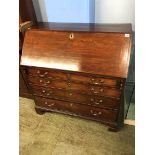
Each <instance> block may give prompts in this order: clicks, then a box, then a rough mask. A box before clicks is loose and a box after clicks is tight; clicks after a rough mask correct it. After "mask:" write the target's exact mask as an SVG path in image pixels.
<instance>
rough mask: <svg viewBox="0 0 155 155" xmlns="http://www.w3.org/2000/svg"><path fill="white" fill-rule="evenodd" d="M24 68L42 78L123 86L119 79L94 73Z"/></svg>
mask: <svg viewBox="0 0 155 155" xmlns="http://www.w3.org/2000/svg"><path fill="white" fill-rule="evenodd" d="M26 70H27V71H26V72H27V74H28V75H30V76H37V77H42V78H49V79H61V80H66V81H71V82H77V83H85V84H92V85H100V86H108V87H116V88H121V87H122V86H123V81H121V80H120V79H110V78H104V77H96V76H94V75H81V74H77V73H69V72H62V71H56V70H51V69H45V68H38V67H29V68H27V69H26Z"/></svg>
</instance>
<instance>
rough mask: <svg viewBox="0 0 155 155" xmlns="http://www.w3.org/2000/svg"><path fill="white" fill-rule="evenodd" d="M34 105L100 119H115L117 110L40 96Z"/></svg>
mask: <svg viewBox="0 0 155 155" xmlns="http://www.w3.org/2000/svg"><path fill="white" fill-rule="evenodd" d="M35 101H36V103H37V104H36V105H38V106H40V107H44V108H46V109H53V110H57V111H67V112H68V113H74V114H77V115H82V116H86V117H90V118H91V117H92V118H96V119H101V120H103V121H105V120H106V121H116V115H117V113H118V111H113V110H105V109H100V108H95V107H91V106H85V105H81V104H75V103H68V102H64V101H59V100H52V99H45V98H41V97H36V98H35Z"/></svg>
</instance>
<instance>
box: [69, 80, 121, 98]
mask: <svg viewBox="0 0 155 155" xmlns="http://www.w3.org/2000/svg"><path fill="white" fill-rule="evenodd" d="M70 89H72V90H76V91H79V92H83V93H86V94H90V95H98V96H105V97H113V98H120V96H121V91H120V90H118V89H115V88H113V89H112V88H109V87H103V86H95V85H89V84H80V83H73V82H71V83H70Z"/></svg>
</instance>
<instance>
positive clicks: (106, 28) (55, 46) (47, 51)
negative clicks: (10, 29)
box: [21, 23, 131, 78]
mask: <svg viewBox="0 0 155 155" xmlns="http://www.w3.org/2000/svg"><path fill="white" fill-rule="evenodd" d="M45 25H46V26H45ZM49 25H50V28H49ZM51 25H52V26H51ZM57 25H59V26H57ZM67 25H68V26H67ZM71 25H74V26H71ZM89 25H90V24H77V25H76V24H65V25H64V24H62V25H61V24H60V23H59V24H56V23H50V24H49V23H44V24H43V23H42V24H40V26H35V27H33V29H30V30H28V31H27V32H26V35H25V39H24V44H23V51H22V58H21V64H22V65H26V66H37V67H46V68H51V69H60V70H67V71H76V72H84V73H90V74H97V75H104V76H112V77H121V78H126V77H127V74H128V66H129V58H130V51H131V25H130V24H124V26H123V24H121V27H120V26H118V25H120V24H118V25H117V24H114V25H111V26H110V25H108V24H106V25H102V24H99V25H96V24H95V25H94V24H92V25H91V26H92V27H91V26H90V27H91V28H90V29H91V30H89V29H88V27H89ZM78 26H79V27H78ZM81 27H82V28H81ZM112 27H113V28H112ZM92 29H93V31H92ZM112 29H113V31H112ZM99 30H100V31H99ZM121 30H122V31H121ZM90 32H91V33H90Z"/></svg>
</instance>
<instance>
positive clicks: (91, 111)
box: [90, 110, 102, 116]
mask: <svg viewBox="0 0 155 155" xmlns="http://www.w3.org/2000/svg"><path fill="white" fill-rule="evenodd" d="M90 113H91V114H92V115H93V116H98V115H101V114H102V112H101V111H99V112H98V113H94V112H93V110H90Z"/></svg>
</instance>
